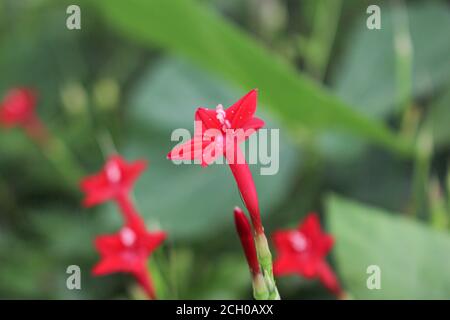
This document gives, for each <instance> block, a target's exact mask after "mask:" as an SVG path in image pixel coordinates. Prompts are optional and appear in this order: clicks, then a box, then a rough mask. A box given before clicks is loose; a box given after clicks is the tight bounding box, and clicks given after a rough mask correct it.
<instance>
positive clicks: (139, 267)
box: [92, 218, 166, 299]
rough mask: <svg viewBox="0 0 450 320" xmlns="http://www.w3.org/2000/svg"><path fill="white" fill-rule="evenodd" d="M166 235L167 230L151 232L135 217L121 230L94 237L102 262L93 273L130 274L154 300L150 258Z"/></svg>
mask: <svg viewBox="0 0 450 320" xmlns="http://www.w3.org/2000/svg"><path fill="white" fill-rule="evenodd" d="M165 238H166V233H165V232H163V231H158V232H148V231H147V230H146V229H145V225H144V223H143V221H142V220H141V219H140V218H136V219H133V220H132V221H129V222H128V223H127V224H126V225H125V226H124V227H123V228H122V229H121V230H120V231H119V232H118V233H116V234H112V235H103V236H99V237H97V238H96V239H95V246H96V248H97V250H98V251H99V253H100V256H101V261H100V262H99V263H98V264H97V265H96V266H95V267H94V269H93V270H92V272H93V274H94V275H97V276H98V275H106V274H110V273H115V272H125V273H131V274H132V275H133V276H134V277H135V278H136V280H137V281H138V283H139V285H140V286H141V287H142V289H143V290H144V291H145V292H146V293H147V295H148V296H149V297H150V298H151V299H155V298H156V295H155V290H154V288H153V284H152V281H151V277H150V273H149V272H148V268H147V258H148V257H149V256H150V255H151V253H152V252H153V251H154V250H155V249H156V248H157V247H158V246H159V245H160V244H161V243H162V242H163V241H164V239H165Z"/></svg>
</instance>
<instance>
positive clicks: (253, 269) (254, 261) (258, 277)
mask: <svg viewBox="0 0 450 320" xmlns="http://www.w3.org/2000/svg"><path fill="white" fill-rule="evenodd" d="M234 223H235V225H236V230H237V233H238V235H239V239H240V240H241V244H242V248H243V249H244V254H245V258H246V259H247V263H248V267H249V269H250V273H251V276H252V284H253V296H254V297H255V299H257V300H265V299H267V298H268V297H269V292H268V290H267V286H266V283H265V281H264V276H263V274H262V273H261V268H260V266H259V262H258V256H257V254H256V247H255V241H254V239H253V232H252V227H251V226H250V223H249V221H248V219H247V217H246V216H245V214H244V212H243V211H242V210H241V209H240V208H238V207H236V208H235V209H234Z"/></svg>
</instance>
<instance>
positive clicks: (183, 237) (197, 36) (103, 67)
mask: <svg viewBox="0 0 450 320" xmlns="http://www.w3.org/2000/svg"><path fill="white" fill-rule="evenodd" d="M70 4H73V1H59V0H58V1H56V0H19V1H18V0H1V2H0V96H3V95H4V94H5V93H6V92H7V90H8V89H9V88H12V87H14V86H31V87H34V88H36V89H37V90H38V92H39V103H38V109H37V112H38V114H39V116H40V117H41V118H42V119H43V121H44V122H45V123H46V125H47V126H48V127H49V129H50V130H51V132H52V134H53V135H54V136H55V137H57V139H58V144H57V146H55V147H54V148H49V149H47V150H41V149H40V148H39V147H38V146H36V145H35V144H33V142H31V141H30V140H29V139H28V138H27V137H26V136H25V135H24V134H23V132H22V131H21V130H19V129H11V130H1V132H0V298H13V299H17V298H43V299H47V298H48V299H91V298H113V299H114V298H139V297H140V295H139V293H138V291H137V290H136V288H135V287H134V285H133V280H132V279H131V278H129V277H128V276H125V275H120V274H118V275H113V276H106V277H93V276H91V274H90V270H91V268H92V266H93V265H94V264H95V263H96V262H97V260H98V256H97V253H96V252H95V251H94V248H93V245H92V241H93V239H94V238H95V236H96V235H99V234H104V233H108V232H114V231H116V230H117V229H118V228H119V226H120V224H121V220H120V216H119V214H118V212H117V210H116V208H115V207H114V206H112V205H102V206H99V207H97V208H94V209H89V210H88V209H83V208H82V207H81V205H80V200H81V197H82V195H81V193H80V191H79V189H78V181H79V179H80V178H81V177H82V176H83V175H86V174H88V173H93V172H96V171H98V170H99V169H100V168H101V166H102V164H103V162H104V159H105V154H108V152H111V150H117V151H118V152H119V153H121V154H123V155H124V156H125V157H126V158H127V159H128V160H133V159H137V158H145V159H148V160H149V161H150V166H149V169H148V170H147V171H146V172H145V174H144V175H143V176H142V177H141V178H140V179H139V180H138V183H137V184H136V188H135V193H134V195H135V199H136V203H137V205H138V208H139V210H140V212H141V213H142V214H143V215H144V216H145V219H146V221H147V224H148V226H149V227H150V228H152V227H158V228H162V229H164V230H167V231H168V233H169V239H168V241H167V242H166V245H165V246H164V248H163V249H161V250H159V251H157V252H156V254H155V259H152V260H151V262H150V268H151V269H152V271H153V277H154V280H155V282H156V285H157V289H158V292H159V296H160V297H161V298H170V299H178V298H191V299H216V298H224V299H228V298H251V287H250V281H249V275H248V270H247V267H246V264H245V260H244V257H243V253H242V250H241V247H240V245H239V242H238V238H237V236H236V234H235V231H234V227H233V219H232V209H233V207H234V206H235V205H241V200H240V197H239V195H238V193H237V188H236V187H235V184H234V181H233V180H232V176H231V174H230V172H229V170H228V168H226V167H224V166H217V165H216V166H211V167H208V168H206V169H204V168H200V167H197V166H175V165H173V164H172V163H170V162H169V161H167V160H166V159H165V155H166V154H167V152H168V151H169V150H170V149H171V147H173V145H174V142H171V141H170V134H171V132H172V130H173V129H175V128H188V129H190V130H192V128H193V114H194V110H195V108H196V107H198V106H206V107H214V106H215V105H217V104H218V103H222V104H224V105H230V104H231V103H233V102H234V101H235V100H237V99H238V98H239V97H241V96H242V95H243V94H245V93H246V92H247V91H248V90H249V89H251V88H259V98H260V100H259V101H260V102H259V107H258V111H257V113H258V115H259V116H260V117H262V118H264V119H266V120H267V122H268V127H273V128H280V131H281V135H280V170H279V173H278V174H277V175H274V176H260V175H259V174H258V173H259V170H258V168H259V165H253V166H252V170H254V175H255V180H256V184H257V189H258V192H259V194H260V198H261V208H262V211H263V220H264V225H265V227H266V231H267V232H268V233H269V234H270V233H272V232H273V231H274V230H276V229H280V228H289V227H295V226H296V225H297V224H298V223H299V222H300V221H301V220H302V218H303V217H304V216H305V215H306V214H307V213H308V212H310V211H316V212H318V213H319V214H320V215H321V218H322V221H323V224H324V228H325V229H326V230H327V232H329V233H331V234H333V236H334V237H335V239H336V245H335V247H334V249H333V251H332V254H331V255H330V257H329V260H330V263H331V264H332V265H333V268H334V269H335V270H336V273H337V274H338V276H339V279H340V280H341V282H342V285H343V286H344V288H345V290H346V291H347V292H348V293H349V294H350V295H351V297H353V298H355V299H372V298H381V299H394V298H396V299H415V298H424V299H428V298H438V299H447V298H450V274H449V270H450V235H449V219H450V212H449V210H450V197H449V195H450V189H449V186H450V178H449V177H450V176H449V151H450V148H449V147H450V126H449V121H450V59H449V58H450V41H449V37H448V34H449V31H450V5H449V1H437V0H436V1H370V2H369V1H361V0H298V1H297V0H247V1H239V0H211V1H207V0H203V1H200V0H197V1H195V0H146V1H144V0H142V1H138V0H129V1H122V0H108V1H106V0H95V1H94V0H93V1H87V0H79V1H76V4H78V5H79V6H80V7H81V25H82V29H81V30H68V29H67V28H66V19H67V17H68V15H67V14H66V8H67V7H68V5H70ZM370 4H377V5H379V6H380V8H381V21H382V29H381V30H369V29H367V27H366V19H367V17H368V16H369V15H368V14H367V13H366V9H367V7H368V6H369V5H370ZM61 145H62V146H65V147H61ZM72 264H75V265H79V266H80V267H81V270H82V289H81V290H72V291H71V290H68V289H67V288H66V278H67V277H68V275H67V274H66V268H67V266H69V265H72ZM369 265H378V266H380V268H381V271H382V280H381V281H382V282H381V284H382V288H381V290H368V289H367V287H366V279H367V277H368V274H367V273H366V268H367V267H368V266H369ZM278 283H279V290H280V292H281V295H282V297H283V298H289V299H315V298H321V299H330V298H333V297H332V296H331V295H330V294H329V293H327V292H326V290H325V289H323V287H322V286H321V285H320V283H318V282H317V281H314V280H305V279H302V278H300V277H287V278H281V279H278Z"/></svg>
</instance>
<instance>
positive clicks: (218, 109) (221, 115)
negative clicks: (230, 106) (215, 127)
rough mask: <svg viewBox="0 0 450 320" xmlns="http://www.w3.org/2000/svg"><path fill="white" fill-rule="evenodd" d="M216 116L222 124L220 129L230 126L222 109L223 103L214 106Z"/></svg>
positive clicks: (223, 129)
mask: <svg viewBox="0 0 450 320" xmlns="http://www.w3.org/2000/svg"><path fill="white" fill-rule="evenodd" d="M216 114H217V115H216V118H217V120H219V122H220V124H221V125H222V131H225V130H226V129H230V128H231V124H230V121H228V120H227V114H226V112H225V110H224V109H223V105H221V104H219V105H217V107H216Z"/></svg>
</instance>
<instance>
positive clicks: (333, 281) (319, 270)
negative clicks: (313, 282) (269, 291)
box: [272, 213, 342, 295]
mask: <svg viewBox="0 0 450 320" xmlns="http://www.w3.org/2000/svg"><path fill="white" fill-rule="evenodd" d="M272 238H273V241H274V244H275V247H276V251H277V253H278V256H277V258H276V260H275V262H274V266H273V271H274V274H275V275H277V276H283V275H290V274H298V275H300V276H303V277H306V278H316V277H318V278H319V279H320V281H321V282H322V283H323V284H324V285H325V286H326V287H327V288H328V289H329V290H330V291H331V292H333V293H334V294H336V295H340V294H341V293H342V290H341V288H340V285H339V282H338V280H337V278H336V276H335V274H334V272H333V271H332V270H331V267H330V266H329V265H328V263H327V261H326V259H325V257H326V255H327V254H328V252H329V251H330V250H331V248H332V247H333V242H334V241H333V238H332V236H330V235H328V234H326V233H324V232H323V231H322V229H321V227H320V222H319V218H318V216H317V214H315V213H311V214H309V215H308V216H307V217H306V218H305V220H304V222H303V224H301V225H300V226H299V227H298V228H297V229H294V230H286V231H277V232H275V233H274V234H273V236H272Z"/></svg>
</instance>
